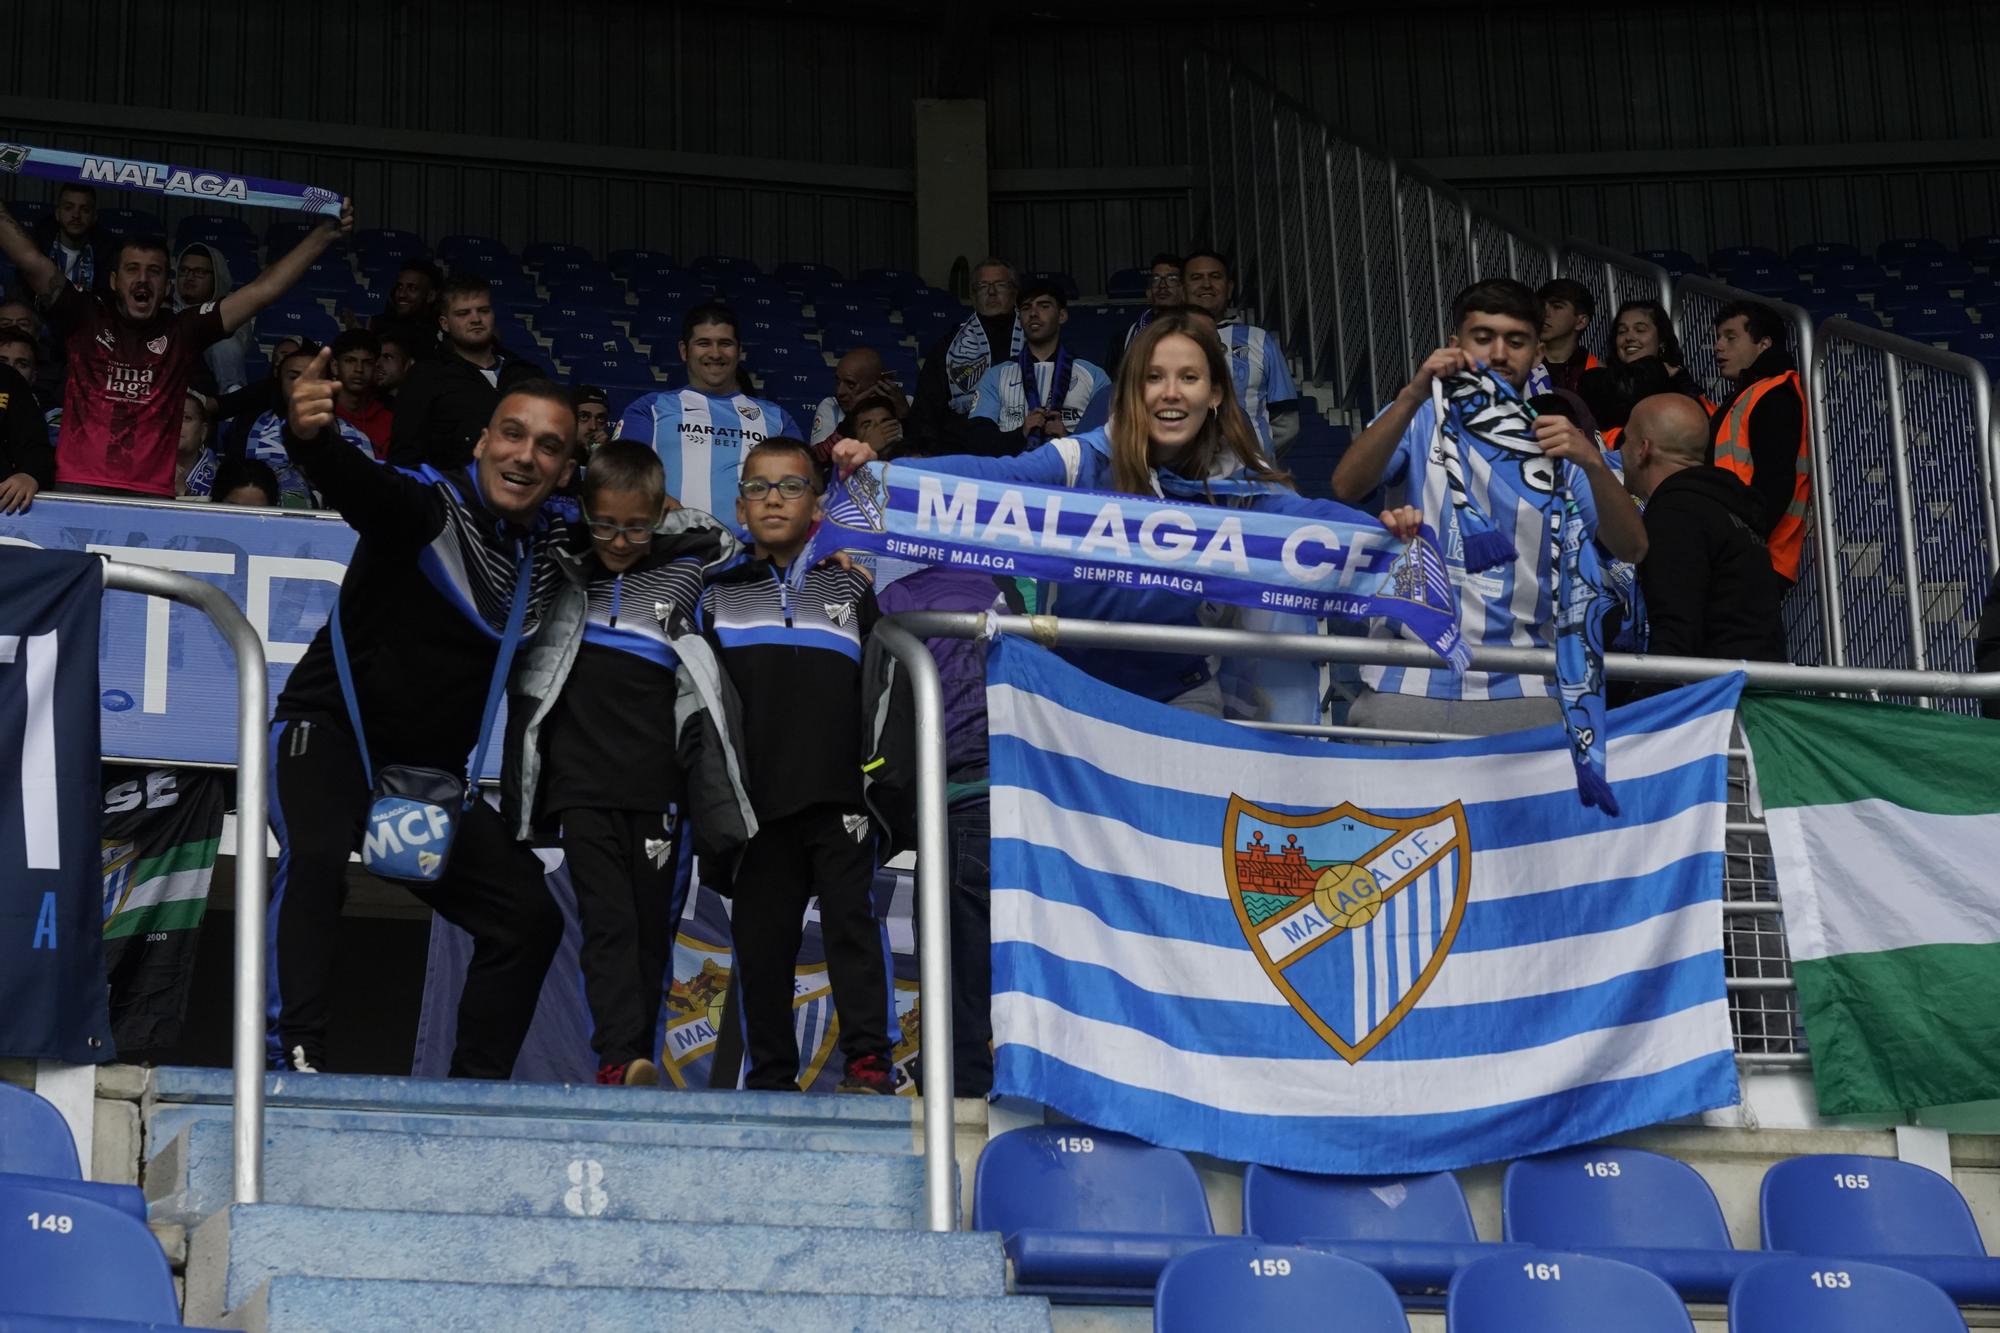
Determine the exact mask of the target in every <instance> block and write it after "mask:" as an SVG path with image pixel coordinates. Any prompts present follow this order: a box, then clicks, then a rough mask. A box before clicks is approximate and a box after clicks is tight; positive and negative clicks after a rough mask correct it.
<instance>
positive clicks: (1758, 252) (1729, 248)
mask: <svg viewBox="0 0 2000 1333" xmlns="http://www.w3.org/2000/svg"><path fill="white" fill-rule="evenodd" d="M1784 262H1785V261H1784V260H1783V259H1781V258H1779V257H1778V252H1777V251H1776V250H1769V249H1766V248H1765V247H1763V246H1761V245H1725V246H1723V247H1722V248H1721V249H1719V250H1711V251H1709V252H1708V267H1709V269H1710V271H1711V272H1715V273H1729V272H1731V271H1733V270H1736V269H1750V268H1763V267H1767V266H1770V265H1777V264H1783V263H1784Z"/></svg>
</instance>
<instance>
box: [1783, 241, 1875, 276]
mask: <svg viewBox="0 0 2000 1333" xmlns="http://www.w3.org/2000/svg"><path fill="white" fill-rule="evenodd" d="M1786 258H1787V259H1788V260H1790V261H1791V265H1792V267H1793V268H1796V269H1801V270H1803V271H1805V272H1807V273H1815V272H1816V270H1817V269H1818V266H1819V265H1821V264H1824V263H1826V262H1827V261H1828V260H1829V259H1859V258H1861V251H1859V250H1857V249H1855V248H1854V247H1853V246H1851V245H1849V244H1848V243H1847V242H1845V241H1808V242H1807V243H1806V244H1804V245H1795V246H1793V247H1792V252H1791V254H1789V255H1787V256H1786Z"/></svg>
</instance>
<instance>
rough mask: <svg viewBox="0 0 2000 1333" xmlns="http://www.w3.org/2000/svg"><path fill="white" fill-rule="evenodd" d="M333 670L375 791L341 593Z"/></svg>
mask: <svg viewBox="0 0 2000 1333" xmlns="http://www.w3.org/2000/svg"><path fill="white" fill-rule="evenodd" d="M332 625H333V669H334V671H335V673H336V674H338V675H339V677H340V697H341V698H342V699H343V700H345V701H346V703H347V721H348V724H349V725H351V726H352V727H353V728H354V745H355V748H356V749H358V750H360V751H361V776H362V777H363V778H364V779H366V780H367V783H368V788H369V790H370V791H373V790H374V789H375V766H374V765H373V764H371V763H369V761H368V737H367V735H366V734H364V733H363V731H362V730H361V704H360V702H359V701H358V700H357V699H356V698H355V697H354V672H353V670H352V669H351V668H349V667H348V665H347V640H346V639H345V638H344V637H343V636H342V635H341V632H340V591H339V590H335V592H334V595H333V620H332Z"/></svg>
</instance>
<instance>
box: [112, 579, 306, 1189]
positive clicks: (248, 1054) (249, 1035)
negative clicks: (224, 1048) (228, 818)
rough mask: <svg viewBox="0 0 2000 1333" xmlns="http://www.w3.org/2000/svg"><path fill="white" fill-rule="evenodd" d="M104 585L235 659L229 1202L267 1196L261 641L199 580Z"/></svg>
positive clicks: (218, 592) (264, 680)
mask: <svg viewBox="0 0 2000 1333" xmlns="http://www.w3.org/2000/svg"><path fill="white" fill-rule="evenodd" d="M104 586H105V587H106V588H109V589H111V590H112V591H114V592H136V593H143V594H144V595H146V596H148V597H164V598H166V599H167V600H169V601H174V602H179V603H180V604H181V605H183V606H191V607H193V608H194V609H195V610H197V611H199V612H201V613H202V614H203V615H205V616H207V617H208V618H209V619H210V620H212V621H214V622H215V627H216V628H217V629H218V630H220V631H222V637H223V639H224V641H225V642H227V643H228V644H229V651H230V652H231V653H232V654H233V655H234V656H235V658H236V967H235V985H236V993H235V996H234V999H233V1000H232V1005H233V1008H232V1010H231V1022H230V1068H231V1071H232V1074H233V1088H234V1091H233V1093H232V1099H231V1112H230V1114H231V1117H232V1120H231V1129H232V1134H233V1137H234V1141H235V1172H234V1176H235V1183H234V1187H233V1193H232V1195H231V1197H232V1199H233V1200H234V1201H235V1202H237V1203H256V1202H258V1201H259V1200H261V1199H262V1198H263V1196H264V899H265V894H266V892H267V889H268V885H267V882H266V881H267V875H268V871H269V864H268V863H267V861H266V859H265V844H264V825H265V810H264V802H265V792H266V791H267V790H268V783H267V781H266V779H267V776H268V775H267V774H266V773H265V751H264V736H265V733H266V731H267V729H268V725H269V722H270V712H269V707H268V704H269V698H268V696H269V694H270V690H269V687H268V677H267V675H266V673H265V663H264V641H263V640H262V639H260V638H258V637H257V631H256V630H255V629H254V628H253V627H252V626H251V624H250V622H249V621H248V620H247V619H245V618H244V615H243V612H242V611H241V610H240V609H239V608H238V607H237V605H236V603H234V602H232V601H230V600H229V596H228V594H227V593H225V592H223V591H222V589H220V588H218V587H216V586H215V585H214V584H213V583H208V582H206V581H204V580H202V579H198V578H194V577H192V576H190V575H187V574H176V573H174V572H173V571H171V570H166V569H154V568H152V567H150V566H147V565H134V564H129V563H127V562H125V561H122V560H107V561H105V562H104Z"/></svg>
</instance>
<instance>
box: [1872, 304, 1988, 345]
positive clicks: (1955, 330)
mask: <svg viewBox="0 0 2000 1333" xmlns="http://www.w3.org/2000/svg"><path fill="white" fill-rule="evenodd" d="M1886 313H1887V315H1888V319H1889V328H1890V331H1891V332H1893V333H1896V334H1898V335H1899V336H1901V337H1904V338H1915V339H1916V340H1917V341H1918V342H1942V341H1944V340H1946V339H1948V338H1954V337H1956V336H1958V335H1959V334H1961V333H1964V332H1966V331H1967V330H1969V329H1971V328H1972V316H1970V315H1968V314H1966V313H1965V307H1964V306H1962V305H1959V304H1957V303H1956V302H1952V303H1951V304H1948V305H1947V304H1944V303H1942V302H1935V301H1921V302H1914V303H1910V304H1897V305H1892V306H1889V307H1888V308H1887V312H1886Z"/></svg>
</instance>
